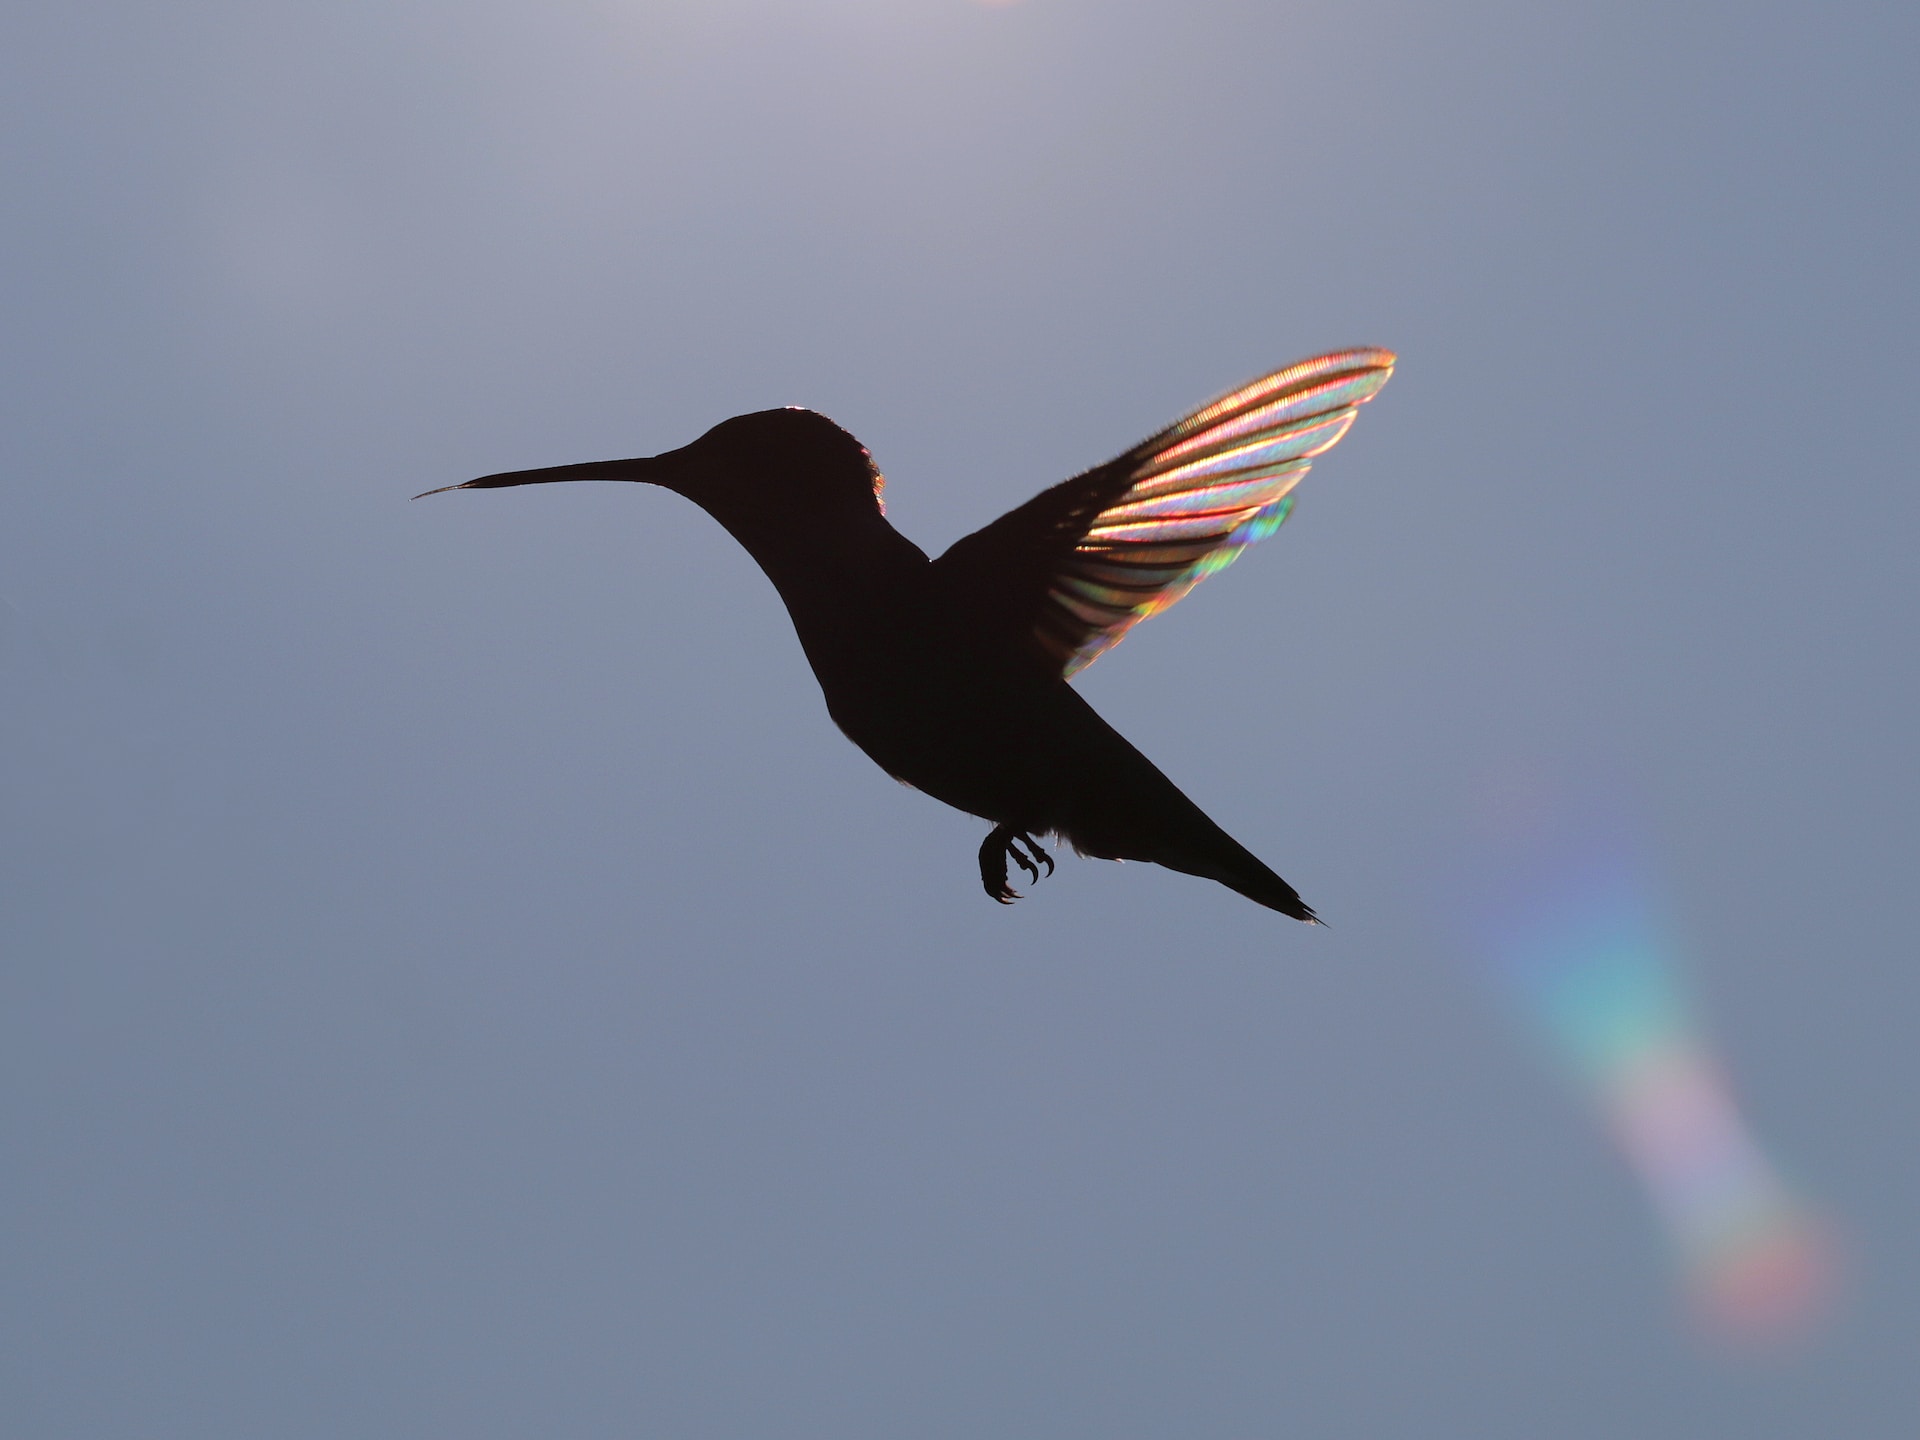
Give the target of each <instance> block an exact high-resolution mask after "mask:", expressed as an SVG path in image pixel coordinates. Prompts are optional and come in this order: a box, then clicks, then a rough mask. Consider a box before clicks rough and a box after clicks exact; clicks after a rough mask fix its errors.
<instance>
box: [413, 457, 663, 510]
mask: <svg viewBox="0 0 1920 1440" xmlns="http://www.w3.org/2000/svg"><path fill="white" fill-rule="evenodd" d="M680 453H681V452H680V451H678V450H669V451H668V452H667V453H666V454H664V455H642V456H640V457H639V458H637V459H633V460H591V461H588V462H587V463H586V464H584V465H551V466H548V467H547V468H546V469H544V470H503V471H501V472H500V474H498V475H482V476H481V477H480V478H479V479H478V480H469V481H467V482H466V483H464V484H461V485H442V486H441V487H440V488H439V489H438V490H423V491H421V492H420V493H419V494H418V495H416V496H414V497H413V498H414V499H416V500H424V499H426V498H427V496H429V495H444V494H446V493H447V491H449V490H499V489H503V488H504V487H506V486H508V485H548V484H552V483H553V482H554V481H557V480H631V481H639V482H641V483H644V484H650V485H665V486H668V487H669V488H671V487H672V484H673V476H674V473H675V472H676V471H677V470H678V469H679V468H680V467H679V466H678V465H677V464H675V463H674V462H675V461H676V460H677V459H678V457H679V455H680Z"/></svg>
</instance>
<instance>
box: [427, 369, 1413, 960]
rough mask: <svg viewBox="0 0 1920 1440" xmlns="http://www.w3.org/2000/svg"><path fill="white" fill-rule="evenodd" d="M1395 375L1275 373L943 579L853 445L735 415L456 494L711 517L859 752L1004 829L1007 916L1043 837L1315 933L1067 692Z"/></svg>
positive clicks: (994, 852)
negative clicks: (618, 499)
mask: <svg viewBox="0 0 1920 1440" xmlns="http://www.w3.org/2000/svg"><path fill="white" fill-rule="evenodd" d="M1393 365H1394V356H1393V354H1392V352H1391V351H1387V350H1374V349H1359V350H1342V351H1338V352H1336V353H1334V354H1330V355H1322V356H1319V357H1317V358H1315V359H1312V360H1303V361H1301V362H1300V363H1299V364H1298V365H1292V366H1289V367H1288V368H1286V369H1285V370H1277V371H1275V372H1274V373H1273V374H1271V375H1268V376H1266V377H1265V378H1263V379H1260V380H1256V381H1254V382H1253V383H1252V384H1251V385H1248V386H1246V387H1244V388H1243V389H1240V390H1236V391H1234V392H1233V393H1232V394H1230V395H1227V396H1224V397H1222V398H1221V399H1219V400H1216V401H1214V402H1213V403H1212V404H1211V405H1207V406H1205V407H1203V408H1202V409H1199V410H1196V411H1194V412H1193V414H1191V415H1189V416H1187V418H1186V419H1184V420H1181V421H1180V422H1178V423H1177V424H1174V425H1170V426H1168V427H1167V428H1166V429H1165V430H1162V431H1161V432H1160V433H1159V434H1157V435H1155V436H1153V437H1152V438H1151V439H1148V440H1144V441H1142V442H1141V443H1140V444H1138V445H1136V446H1134V447H1133V448H1132V449H1131V450H1129V451H1127V452H1126V454H1124V455H1121V456H1120V457H1119V458H1117V459H1114V460H1110V461H1108V462H1107V463H1106V464H1105V465H1101V466H1098V467H1096V468H1094V469H1092V470H1089V471H1087V472H1086V473H1085V474H1083V475H1079V476H1076V477H1075V478H1073V479H1071V480H1068V481H1066V482H1064V483H1063V484H1059V485H1056V486H1054V487H1053V488H1052V489H1051V490H1046V491H1043V492H1041V493H1040V494H1039V495H1036V496H1035V497H1034V498H1033V499H1032V500H1029V501H1028V502H1027V503H1026V504H1024V505H1022V506H1020V507H1019V508H1018V509H1017V510H1013V511H1010V512H1008V513H1007V514H1005V515H1002V516H1001V517H1000V518H999V519H998V520H996V521H994V522H993V523H992V524H991V525H988V526H987V527H986V528H985V529H982V530H976V531H975V532H974V533H973V534H971V535H969V536H967V537H966V538H965V539H963V540H960V541H958V542H956V543H955V544H954V546H953V547H952V548H951V549H950V550H948V551H947V552H946V554H944V555H942V556H941V557H940V558H939V559H938V560H931V561H930V560H928V559H927V557H926V554H925V553H924V552H923V551H922V550H921V549H920V547H919V546H917V545H915V544H914V543H913V542H912V541H911V540H908V539H907V538H906V537H905V536H903V535H901V534H900V533H899V532H898V531H897V530H895V529H894V528H893V526H892V525H890V524H888V523H887V519H886V513H885V507H884V505H883V504H882V501H881V489H882V487H883V485H884V484H885V481H884V479H883V477H882V476H881V474H880V472H879V470H878V469H876V468H875V466H874V464H873V461H872V460H871V459H870V458H869V457H868V455H867V452H866V450H865V449H864V448H862V446H861V444H860V442H859V441H858V440H855V439H854V438H853V436H851V435H849V434H848V433H847V432H846V431H845V430H842V429H841V428H840V427H839V426H838V425H836V424H834V423H833V422H832V421H831V420H829V419H827V418H826V417H825V416H824V415H818V414H815V413H814V412H813V411H811V410H801V409H786V410H762V411H759V412H757V413H755V414H752V415H736V416H735V417H734V418H733V419H731V420H725V421H722V422H721V423H720V424H718V425H716V426H714V427H713V429H711V430H709V431H708V432H707V433H706V434H704V435H702V436H701V437H700V438H699V439H698V440H696V441H694V442H693V443H692V444H691V445H687V446H683V447H682V448H680V449H678V450H669V451H667V452H666V453H665V454H663V455H654V456H649V457H644V458H641V459H635V460H607V461H601V462H598V463H594V464H586V465H559V466H555V467H553V468H552V469H546V470H514V471H508V472H506V473H504V474H500V475H487V476H483V477H482V478H480V479H478V480H469V481H467V482H466V484H464V485H448V486H445V487H443V488H444V489H446V490H492V489H497V488H500V487H503V486H508V485H538V484H545V483H547V482H549V481H556V480H636V481H643V482H645V483H647V484H651V485H660V486H664V487H665V488H666V489H668V490H672V491H675V492H677V493H678V494H681V495H684V496H686V497H687V498H688V499H689V500H691V501H693V502H694V503H695V504H696V505H699V506H700V507H701V508H702V509H704V510H705V511H706V512H707V513H708V514H709V515H711V516H713V518H714V519H716V520H718V521H719V522H720V523H721V524H722V525H724V526H725V527H726V528H727V530H728V532H729V533H731V534H732V536H733V537H734V539H736V540H738V541H739V542H740V543H741V544H742V545H744V546H746V547H747V551H748V553H750V554H751V555H752V556H753V558H754V559H755V560H757V561H759V562H760V568H761V569H763V570H764V571H766V573H767V577H768V578H769V579H771V580H772V581H773V584H774V588H776V589H777V590H778V591H779V592H780V598H781V599H782V600H784V601H786V605H787V612H788V614H790V615H791V616H792V617H793V626H794V629H795V630H797V631H798V632H799V634H800V644H801V645H802V646H803V647H804V648H805V650H806V653H807V660H808V662H809V663H811V664H812V666H813V673H814V674H815V675H816V676H817V677H818V678H819V681H820V688H821V690H822V691H824V692H825V694H826V700H827V712H828V713H829V714H830V715H832V716H833V718H834V721H835V722H836V723H837V724H838V725H839V726H840V728H841V729H842V730H843V731H845V732H846V735H847V738H848V739H850V740H852V741H853V743H854V744H856V745H858V746H859V747H860V748H861V749H862V750H864V751H866V752H867V754H868V755H870V756H871V757H872V758H873V759H874V761H875V762H876V763H878V764H879V766H880V768H881V769H883V770H885V771H886V772H887V773H888V774H889V775H891V776H893V777H894V778H895V779H897V780H902V781H904V782H906V783H907V784H909V785H912V786H914V787H916V788H918V789H921V790H924V791H926V792H927V794H929V795H931V796H933V797H934V798H935V799H938V800H944V801H946V803H947V804H949V805H952V806H954V807H956V808H958V809H960V810H964V811H966V812H968V813H969V814H972V815H978V816H980V817H982V818H983V819H986V820H991V821H992V822H993V830H992V831H991V832H990V833H989V834H988V836H987V838H986V841H985V843H984V844H982V845H981V847H980V879H981V883H982V884H984V885H985V886H986V891H987V894H989V895H990V896H992V897H993V898H994V899H995V900H998V901H1001V902H1002V903H1007V902H1010V901H1012V900H1013V899H1014V898H1015V892H1014V891H1013V889H1012V888H1011V887H1010V886H1009V885H1008V883H1007V861H1008V860H1009V859H1012V860H1013V862H1014V863H1015V864H1017V865H1019V867H1020V868H1021V869H1022V870H1023V871H1024V872H1025V873H1026V874H1027V876H1028V877H1029V878H1030V879H1031V880H1036V881H1037V880H1038V879H1039V878H1040V866H1041V865H1045V866H1046V867H1047V870H1048V872H1049V873H1051V872H1052V869H1053V860H1052V858H1051V857H1050V856H1049V855H1048V854H1047V852H1046V851H1045V850H1043V849H1041V848H1040V843H1039V841H1038V840H1036V839H1035V838H1034V837H1035V836H1038V835H1046V834H1053V835H1057V836H1060V837H1062V838H1064V839H1065V840H1066V841H1067V842H1068V843H1069V844H1070V845H1072V846H1073V847H1074V849H1076V850H1077V851H1079V852H1080V853H1081V854H1083V855H1095V856H1099V857H1100V858H1102V859H1107V860H1151V861H1153V862H1154V863H1155V864H1158V865H1165V866H1167V867H1168V868H1169V869H1172V870H1179V871H1183V872H1185V873H1186V874H1188V875H1201V876H1205V877H1206V878H1208V879H1210V880H1218V881H1219V882H1220V883H1221V884H1222V885H1225V886H1227V887H1228V888H1229V889H1233V890H1237V891H1239V892H1240V893H1241V894H1242V895H1245V896H1246V897H1247V898H1248V899H1250V900H1254V901H1257V902H1259V903H1260V904H1262V905H1265V906H1268V907H1269V908H1271V909H1274V910H1278V911H1279V912H1280V913H1281V914H1283V915H1291V916H1293V917H1294V918H1295V919H1296V920H1306V921H1312V922H1315V923H1317V917H1316V916H1315V915H1314V913H1313V911H1312V910H1310V909H1308V908H1307V906H1306V905H1305V904H1304V903H1303V902H1302V901H1301V899H1300V896H1299V894H1298V892H1296V891H1295V890H1294V888H1293V887H1292V886H1291V885H1289V884H1288V883H1287V882H1286V881H1285V880H1282V879H1281V878H1280V877H1279V876H1278V875H1276V874H1274V873H1273V871H1272V870H1270V869H1268V868H1267V867H1266V865H1264V864H1263V863H1261V861H1260V860H1259V859H1258V858H1257V857H1256V856H1254V855H1253V853H1252V852H1251V851H1249V850H1247V849H1246V848H1245V847H1244V846H1242V845H1241V844H1240V843H1239V842H1238V841H1236V840H1235V839H1233V837H1232V836H1230V835H1228V834H1227V833H1226V831H1224V830H1222V829H1221V828H1220V827H1219V826H1218V825H1216V824H1214V823H1213V821H1211V820H1209V819H1208V818H1207V817H1206V815H1205V814H1204V813H1202V812H1201V809H1200V807H1199V806H1198V805H1195V804H1194V803H1193V802H1192V801H1191V800H1189V799H1188V798H1187V797H1186V796H1185V795H1183V794H1181V793H1180V791H1179V789H1178V788H1177V787H1176V786H1175V785H1174V783H1173V782H1172V781H1171V780H1169V779H1167V777H1166V776H1165V775H1162V774H1161V773H1160V771H1159V770H1158V769H1157V768H1155V766H1154V765H1153V763H1152V762H1151V761H1150V760H1148V759H1147V758H1146V756H1144V755H1142V754H1141V753H1140V752H1139V751H1138V750H1136V749H1134V748H1133V746H1132V745H1130V744H1128V743H1127V742H1126V741H1125V740H1124V739H1122V738H1121V736H1120V734H1119V732H1118V731H1116V730H1115V729H1114V728H1113V727H1112V726H1111V725H1109V724H1107V722H1106V721H1104V720H1102V719H1101V718H1100V717H1099V716H1098V715H1097V714H1095V713H1094V710H1093V707H1092V706H1090V705H1088V704H1087V702H1086V701H1085V700H1082V699H1081V698H1080V696H1079V694H1078V693H1077V692H1076V691H1075V690H1074V689H1073V688H1072V687H1071V686H1070V685H1068V683H1067V680H1068V678H1069V677H1070V676H1072V675H1073V674H1074V673H1075V672H1076V671H1078V670H1080V669H1082V668H1084V667H1085V666H1086V665H1088V664H1090V663H1091V662H1092V661H1093V660H1094V659H1095V658H1096V657H1097V656H1099V655H1100V654H1101V653H1102V652H1104V651H1106V650H1109V649H1111V648H1112V647H1113V646H1114V645H1117V644H1118V643H1119V642H1120V640H1121V637H1123V636H1124V635H1125V634H1126V633H1127V631H1128V630H1129V629H1130V628H1132V627H1133V626H1134V625H1135V624H1136V623H1138V622H1139V621H1141V620H1144V619H1145V618H1146V617H1147V616H1149V615H1155V614H1158V613H1159V612H1160V611H1162V610H1164V609H1166V608H1167V607H1168V606H1169V605H1171V604H1173V602H1174V601H1176V600H1178V599H1179V598H1180V597H1181V596H1182V595H1185V594H1186V593H1187V592H1188V591H1189V590H1191V589H1192V588H1193V587H1194V586H1195V585H1196V584H1198V583H1199V582H1200V581H1201V580H1202V579H1204V578H1205V577H1207V576H1208V575H1211V574H1213V573H1214V572H1215V571H1217V570H1221V569H1223V568H1225V567H1226V566H1227V565H1228V564H1229V563H1231V562H1232V561H1233V560H1234V559H1235V558H1236V557H1237V556H1238V555H1239V554H1240V552H1241V551H1242V550H1244V549H1246V547H1247V546H1249V545H1251V544H1253V543H1254V541H1256V540H1263V539H1265V538H1266V537H1267V536H1269V535H1271V534H1272V533H1273V532H1274V531H1275V530H1277V529H1279V528H1280V524H1281V522H1282V521H1284V520H1285V519H1286V518H1287V512H1288V510H1289V509H1290V508H1291V507H1292V504H1293V498H1292V495H1291V493H1290V492H1291V491H1292V489H1293V487H1294V486H1295V485H1296V484H1297V483H1298V482H1299V480H1300V477H1301V476H1303V475H1305V474H1306V473H1307V467H1308V466H1309V465H1310V464H1312V462H1313V458H1314V457H1315V456H1316V455H1319V454H1320V453H1321V452H1322V451H1325V450H1327V449H1329V448H1330V447H1331V446H1333V445H1334V444H1335V443H1336V442H1337V441H1338V440H1339V439H1340V437H1341V436H1342V435H1344V434H1346V432H1347V427H1348V426H1349V425H1351V424H1352V423H1353V417H1354V414H1355V412H1356V410H1357V409H1358V407H1359V406H1361V405H1362V404H1364V403H1365V402H1366V401H1368V400H1370V399H1372V398H1373V396H1374V395H1375V394H1376V393H1377V392H1378V391H1379V389H1380V387H1381V386H1382V385H1384V384H1386V383H1387V378H1388V376H1390V375H1391V374H1392V373H1393ZM439 493H441V491H437V490H430V491H428V492H427V494H430V495H434V494H439Z"/></svg>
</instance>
